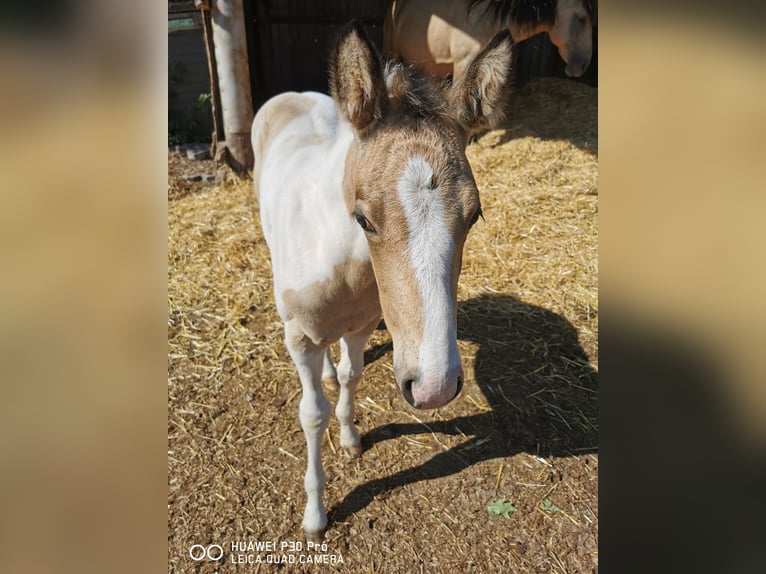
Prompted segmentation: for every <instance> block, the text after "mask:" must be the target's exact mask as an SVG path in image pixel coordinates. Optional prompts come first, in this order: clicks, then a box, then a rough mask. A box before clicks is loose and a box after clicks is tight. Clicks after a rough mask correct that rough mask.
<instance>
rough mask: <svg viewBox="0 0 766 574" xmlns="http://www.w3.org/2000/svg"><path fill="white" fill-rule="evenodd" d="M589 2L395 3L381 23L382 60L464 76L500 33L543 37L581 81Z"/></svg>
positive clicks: (588, 48) (588, 40)
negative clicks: (549, 39) (544, 33)
mask: <svg viewBox="0 0 766 574" xmlns="http://www.w3.org/2000/svg"><path fill="white" fill-rule="evenodd" d="M592 2H593V0H393V2H392V3H391V6H390V8H389V10H388V12H387V13H386V18H385V21H384V24H383V45H384V53H385V56H386V58H388V59H391V60H395V59H401V60H403V61H405V62H408V63H410V64H414V65H416V66H418V67H420V68H422V69H423V70H425V71H426V72H428V73H430V74H434V75H438V76H450V75H451V76H452V77H453V79H455V78H459V77H460V76H462V75H463V73H464V72H465V70H466V69H467V67H468V66H469V65H470V62H471V61H472V60H473V58H474V57H475V56H476V54H478V53H479V51H480V50H481V49H482V48H483V47H484V46H486V45H487V43H488V42H489V41H490V40H491V39H492V38H493V37H494V36H495V34H497V33H498V31H500V30H501V29H503V28H507V29H508V30H510V32H511V36H512V37H513V41H514V42H521V41H522V40H525V39H527V38H529V37H531V36H534V35H535V34H539V33H540V32H547V33H548V35H549V36H550V38H551V42H552V43H553V44H554V45H555V46H556V47H557V48H558V50H559V54H560V55H561V58H562V59H563V60H564V62H566V70H565V72H566V74H567V75H568V76H572V77H577V76H581V75H582V74H583V72H585V69H586V68H587V67H588V64H589V63H590V59H591V55H592V33H593V26H592V22H591V18H592V16H593V3H592Z"/></svg>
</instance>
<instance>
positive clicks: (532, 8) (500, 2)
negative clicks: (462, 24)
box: [468, 0, 593, 26]
mask: <svg viewBox="0 0 766 574" xmlns="http://www.w3.org/2000/svg"><path fill="white" fill-rule="evenodd" d="M484 1H485V0H468V13H469V14H470V12H471V10H473V9H474V8H475V7H476V6H477V5H479V4H481V3H482V2H484ZM556 4H557V0H489V3H488V4H487V7H486V9H485V11H484V15H491V17H492V18H494V19H495V20H497V21H500V22H505V21H507V20H511V21H513V22H514V23H516V24H517V25H520V26H537V25H540V24H548V25H551V26H553V25H554V24H555V23H556ZM583 5H584V6H585V10H587V12H588V15H589V16H591V17H592V16H593V0H583Z"/></svg>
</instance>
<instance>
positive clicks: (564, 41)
mask: <svg viewBox="0 0 766 574" xmlns="http://www.w3.org/2000/svg"><path fill="white" fill-rule="evenodd" d="M550 37H551V42H553V44H555V45H556V47H557V48H558V49H559V54H560V55H561V59H562V60H564V61H565V62H566V63H567V67H566V69H565V70H564V71H565V73H566V75H567V76H571V77H577V76H581V75H582V74H583V72H585V69H586V68H587V67H588V64H590V59H591V56H592V53H593V27H592V23H591V18H590V15H589V13H588V11H587V10H586V8H585V0H558V3H557V5H556V25H555V26H554V27H553V29H552V30H551V32H550Z"/></svg>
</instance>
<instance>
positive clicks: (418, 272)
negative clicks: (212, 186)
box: [252, 23, 512, 539]
mask: <svg viewBox="0 0 766 574" xmlns="http://www.w3.org/2000/svg"><path fill="white" fill-rule="evenodd" d="M511 50H512V42H511V40H510V37H509V35H508V34H507V33H503V34H501V35H499V36H498V37H497V38H495V40H494V41H493V42H492V43H491V44H490V45H489V46H487V48H486V49H485V50H484V51H482V52H481V53H480V54H479V55H478V57H477V58H476V59H475V61H474V62H473V64H472V65H471V66H470V67H469V70H468V72H467V73H466V74H465V76H464V78H462V79H461V81H459V82H458V83H456V84H454V85H452V86H451V87H449V88H447V87H445V86H440V85H435V84H433V83H432V80H430V79H428V78H426V77H424V76H422V75H420V74H419V73H418V72H416V71H414V70H412V69H410V68H406V67H402V66H399V65H397V66H394V67H391V68H385V67H384V66H383V64H382V62H381V60H380V58H379V56H378V55H377V52H376V51H375V48H374V47H373V45H372V43H371V42H370V40H369V39H368V37H367V35H366V34H365V32H364V29H363V28H362V26H361V25H360V24H358V23H352V24H350V25H349V26H348V27H347V28H346V29H345V30H344V32H343V33H342V34H341V35H340V37H339V40H338V43H337V45H336V47H335V49H334V50H333V52H332V55H331V59H330V91H331V93H332V98H330V97H328V96H326V95H322V94H318V93H312V92H305V93H300V94H299V93H285V94H280V95H278V96H276V97H274V98H272V99H271V100H269V101H268V102H267V103H266V104H264V106H263V107H262V108H261V109H260V110H259V112H258V114H257V115H256V117H255V119H254V121H253V129H252V143H253V151H254V154H255V169H254V173H253V180H254V184H255V189H256V194H257V196H258V201H259V205H260V216H261V224H262V226H263V233H264V237H265V238H266V243H267V244H268V246H269V249H270V253H271V262H272V272H273V279H274V297H275V299H276V306H277V310H278V312H279V315H280V317H281V318H282V320H283V321H284V324H285V343H286V346H287V349H288V351H289V353H290V357H291V358H292V360H293V362H294V363H295V366H296V368H297V370H298V375H299V377H300V381H301V386H302V391H303V394H302V397H301V401H300V407H299V417H300V422H301V426H302V428H303V431H304V433H305V435H306V443H307V447H308V467H307V470H306V476H305V481H304V484H305V488H306V494H307V496H308V501H307V503H306V509H305V512H304V516H303V529H304V531H305V533H306V536H307V537H308V538H309V539H318V538H321V537H322V535H323V533H324V530H325V528H326V526H327V515H326V513H325V510H324V507H323V504H322V494H323V491H324V487H325V475H324V470H323V468H322V459H321V454H320V446H321V443H322V436H323V435H324V433H325V430H326V429H327V425H328V422H329V418H330V403H329V401H328V400H327V398H326V397H325V395H324V392H323V390H322V379H323V378H328V377H333V376H335V375H336V372H335V369H334V367H333V365H332V363H331V361H330V360H329V355H328V354H327V347H328V345H330V344H331V343H333V342H335V341H338V340H340V357H341V358H340V362H339V364H338V367H337V380H338V382H339V385H340V391H339V397H338V403H337V406H336V408H335V414H336V416H337V417H338V420H339V422H340V444H341V447H342V448H343V449H345V450H346V452H348V453H349V454H350V455H351V456H359V455H360V454H361V452H362V444H361V439H360V436H359V431H358V430H357V429H356V427H355V426H354V422H353V421H354V393H355V391H356V388H357V385H358V383H359V380H360V378H361V375H362V367H363V366H364V346H365V344H366V342H367V339H368V338H369V336H370V334H371V333H372V331H373V330H374V329H375V327H376V326H377V324H378V322H379V321H380V317H381V313H382V315H383V316H384V317H385V320H386V325H387V327H388V330H389V332H390V334H391V338H392V339H393V345H394V374H395V378H396V381H397V383H398V386H399V389H400V391H401V394H402V396H403V397H404V399H405V400H406V401H407V403H409V404H410V405H411V406H413V407H415V408H418V409H433V408H437V407H441V406H443V405H445V404H447V403H448V402H450V401H451V400H452V399H453V398H455V397H456V396H457V395H458V393H459V392H460V389H461V387H462V384H463V370H462V366H461V362H460V355H459V353H458V348H457V339H456V322H457V281H458V275H459V274H460V267H461V263H462V251H463V244H464V242H465V239H466V236H467V235H468V231H469V229H470V228H471V226H472V225H473V224H474V223H475V222H476V220H477V219H478V217H479V216H480V215H481V206H480V203H479V192H478V190H477V188H476V183H475V181H474V178H473V174H472V173H471V167H470V165H469V164H468V160H467V159H466V156H465V146H466V142H467V141H468V137H469V135H470V134H471V133H472V132H473V131H475V130H478V129H481V128H483V127H485V126H488V125H491V124H493V123H495V122H496V121H498V120H499V119H501V118H502V116H503V107H504V105H505V102H506V97H505V96H506V93H507V90H506V86H505V84H506V80H507V77H508V75H509V73H510V64H511Z"/></svg>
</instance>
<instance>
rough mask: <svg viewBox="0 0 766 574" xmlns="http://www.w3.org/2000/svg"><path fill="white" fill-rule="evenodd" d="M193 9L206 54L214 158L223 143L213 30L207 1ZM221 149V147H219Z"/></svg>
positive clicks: (197, 1)
mask: <svg viewBox="0 0 766 574" xmlns="http://www.w3.org/2000/svg"><path fill="white" fill-rule="evenodd" d="M194 7H195V8H197V9H198V10H199V11H200V15H201V17H202V31H203V32H204V34H205V53H206V54H207V72H208V76H209V77H210V110H211V113H212V115H213V134H212V143H211V145H210V155H211V157H216V154H217V152H218V145H219V142H223V143H225V142H224V139H225V138H224V134H223V120H222V119H221V93H220V91H219V90H218V72H217V70H216V64H215V53H214V51H213V30H212V28H211V23H210V2H209V0H194ZM221 147H223V146H221Z"/></svg>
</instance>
